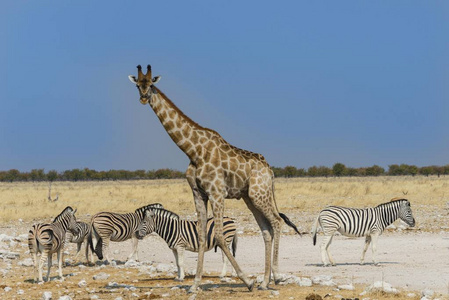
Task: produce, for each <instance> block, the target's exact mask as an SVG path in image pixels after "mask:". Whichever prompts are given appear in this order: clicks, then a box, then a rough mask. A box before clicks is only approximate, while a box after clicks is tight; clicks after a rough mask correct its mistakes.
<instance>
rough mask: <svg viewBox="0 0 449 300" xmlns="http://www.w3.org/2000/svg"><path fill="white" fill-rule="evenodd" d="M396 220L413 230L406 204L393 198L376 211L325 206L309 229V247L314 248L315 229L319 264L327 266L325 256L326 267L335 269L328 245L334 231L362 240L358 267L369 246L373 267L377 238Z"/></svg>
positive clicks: (410, 210) (411, 216)
mask: <svg viewBox="0 0 449 300" xmlns="http://www.w3.org/2000/svg"><path fill="white" fill-rule="evenodd" d="M397 219H401V220H402V221H404V222H405V223H407V224H408V225H409V226H411V227H413V226H415V219H414V218H413V215H412V209H411V208H410V202H409V201H408V200H407V199H397V198H395V199H392V201H390V202H387V203H383V204H380V205H378V206H376V207H372V208H364V209H359V208H346V207H341V206H329V207H327V208H325V209H323V210H322V211H321V212H320V214H319V215H318V218H317V219H316V221H315V224H314V226H313V229H312V233H313V244H314V245H315V244H316V233H317V229H318V225H319V226H320V227H321V228H322V229H323V233H324V239H323V242H322V243H321V260H322V261H323V265H324V266H327V265H328V263H327V262H326V253H327V257H328V258H329V261H330V263H331V264H332V265H335V261H334V259H333V258H332V256H331V255H330V253H329V245H330V244H331V242H332V237H333V235H334V234H335V232H336V231H338V232H340V233H341V234H343V235H346V236H352V237H361V236H365V237H366V238H365V247H364V248H363V252H362V257H361V259H360V263H361V264H363V263H364V260H365V253H366V250H367V249H368V246H369V244H370V242H372V244H371V247H372V251H373V263H374V265H377V261H376V243H377V238H378V237H379V235H381V234H382V232H383V231H384V229H385V228H386V227H387V226H388V225H390V224H392V223H393V222H394V221H396V220H397Z"/></svg>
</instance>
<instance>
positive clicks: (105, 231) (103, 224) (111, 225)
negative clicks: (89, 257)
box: [89, 203, 162, 262]
mask: <svg viewBox="0 0 449 300" xmlns="http://www.w3.org/2000/svg"><path fill="white" fill-rule="evenodd" d="M151 207H159V208H162V204H160V203H153V204H149V205H146V206H143V207H140V208H138V209H136V210H135V211H134V212H133V213H127V214H118V213H113V212H100V213H97V214H95V215H94V216H92V220H91V227H92V231H91V234H90V236H89V245H90V249H91V251H92V252H95V254H96V255H97V256H98V258H99V259H100V260H101V259H103V255H105V256H106V260H107V261H108V262H111V261H110V259H109V253H108V248H109V242H110V241H113V242H123V241H126V240H128V239H130V238H132V241H133V251H132V252H131V254H130V255H129V256H128V260H129V259H131V258H132V257H133V256H135V259H136V260H138V255H137V245H138V242H139V240H138V239H137V238H136V235H135V232H136V230H137V228H138V226H139V225H140V223H141V222H142V219H143V218H144V215H145V210H146V209H148V208H151Z"/></svg>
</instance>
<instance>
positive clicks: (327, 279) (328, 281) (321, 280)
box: [312, 275, 335, 286]
mask: <svg viewBox="0 0 449 300" xmlns="http://www.w3.org/2000/svg"><path fill="white" fill-rule="evenodd" d="M312 282H313V283H314V284H319V285H323V286H334V285H335V282H333V281H332V276H330V275H317V276H314V277H312Z"/></svg>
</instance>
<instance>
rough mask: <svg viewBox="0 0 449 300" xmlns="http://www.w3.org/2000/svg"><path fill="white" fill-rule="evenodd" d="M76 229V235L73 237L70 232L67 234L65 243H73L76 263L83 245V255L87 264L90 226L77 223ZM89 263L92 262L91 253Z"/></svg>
mask: <svg viewBox="0 0 449 300" xmlns="http://www.w3.org/2000/svg"><path fill="white" fill-rule="evenodd" d="M76 228H77V229H78V234H76V235H74V234H72V233H71V232H69V233H68V234H67V241H68V242H69V243H75V244H76V245H77V250H76V255H75V258H74V260H75V261H76V260H77V258H78V255H79V254H80V252H81V245H82V244H83V243H84V245H85V253H86V261H87V262H89V258H88V255H89V246H88V244H89V242H88V240H89V235H90V232H91V228H92V227H91V225H90V224H88V223H85V222H81V221H77V222H76ZM90 255H91V261H93V253H92V252H91V254H90Z"/></svg>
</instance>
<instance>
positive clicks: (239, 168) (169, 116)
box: [128, 65, 300, 292]
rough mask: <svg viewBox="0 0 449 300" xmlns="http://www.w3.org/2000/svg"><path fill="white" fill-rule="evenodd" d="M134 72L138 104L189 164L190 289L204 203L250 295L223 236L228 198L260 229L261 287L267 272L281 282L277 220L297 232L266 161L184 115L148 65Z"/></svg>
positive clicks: (202, 231) (201, 249)
mask: <svg viewBox="0 0 449 300" xmlns="http://www.w3.org/2000/svg"><path fill="white" fill-rule="evenodd" d="M137 71H138V75H137V78H136V77H135V76H132V75H130V76H128V77H129V79H130V81H131V82H132V83H134V84H136V86H137V88H138V90H139V94H140V102H141V103H142V104H144V105H146V104H148V103H149V105H150V106H151V108H152V109H153V111H154V112H155V113H156V115H157V117H158V118H159V120H160V122H161V123H162V126H163V127H164V128H165V130H166V131H167V133H168V134H169V136H170V137H171V138H172V140H173V141H174V142H175V143H176V145H177V146H178V147H179V148H180V149H181V150H182V151H183V152H184V153H185V154H186V155H187V157H188V158H189V160H190V163H189V166H188V168H187V171H186V178H187V181H188V183H189V185H190V188H191V189H192V192H193V198H194V202H195V209H196V212H197V215H198V228H199V229H198V236H199V245H200V247H199V252H198V262H197V271H196V275H195V280H194V283H193V285H192V286H191V288H190V290H189V291H190V292H196V291H197V288H198V286H199V284H200V281H201V277H202V272H203V262H204V252H205V243H206V222H207V209H208V205H207V204H208V202H210V206H211V209H212V213H213V218H214V221H215V226H216V227H215V230H216V231H215V232H216V240H217V244H218V246H219V247H220V248H221V249H222V250H223V252H224V253H225V255H226V256H227V258H228V259H229V261H230V262H231V264H232V266H233V268H234V270H235V271H236V273H237V276H238V277H239V278H240V279H241V280H242V281H243V282H244V283H245V284H246V286H247V288H248V289H249V290H250V291H252V289H253V287H254V281H252V280H249V279H248V277H247V276H246V274H245V273H244V272H243V271H242V270H241V268H240V267H239V265H238V263H237V261H236V260H235V258H234V257H233V256H232V254H231V252H230V251H229V249H228V247H226V242H225V240H224V237H223V213H224V200H225V199H232V198H235V199H243V200H244V202H245V204H246V205H247V207H248V208H249V209H250V211H251V212H252V213H253V215H254V217H255V219H256V221H257V223H258V225H259V227H260V229H261V231H262V236H263V239H264V244H265V274H264V278H263V281H262V283H261V284H260V286H259V289H267V288H268V284H269V282H270V276H271V272H273V275H274V281H275V283H276V284H277V283H279V281H280V280H281V278H280V275H279V272H278V265H279V238H280V230H281V220H284V221H285V222H286V224H287V225H289V226H290V227H292V228H294V230H295V231H296V232H297V233H298V234H300V233H299V231H298V229H297V228H296V226H295V225H294V224H293V223H292V222H291V221H290V220H289V219H288V217H287V216H286V215H284V214H282V213H280V212H279V211H278V208H277V205H276V201H275V198H274V182H273V179H274V174H273V171H272V170H271V168H270V166H269V164H268V163H267V162H266V160H265V158H264V157H263V156H262V155H261V154H257V153H253V152H250V151H247V150H243V149H240V148H237V147H234V146H232V145H231V144H229V143H228V142H226V141H225V140H224V139H223V138H222V137H221V136H220V134H218V133H217V132H216V131H214V130H212V129H208V128H205V127H202V126H200V125H199V124H197V123H196V122H194V121H193V120H192V119H190V118H189V117H188V116H186V115H185V114H184V113H183V112H182V111H181V110H180V109H179V108H178V107H177V106H176V105H175V104H174V103H173V102H172V101H171V100H170V99H169V98H168V97H167V96H166V95H165V94H164V93H163V92H162V91H161V90H160V89H158V88H157V87H156V86H155V85H154V84H155V83H157V82H158V81H159V80H160V76H156V77H154V78H152V72H151V66H150V65H148V66H147V73H146V74H143V72H142V67H141V66H140V65H139V66H137ZM272 257H273V263H271V258H272Z"/></svg>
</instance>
